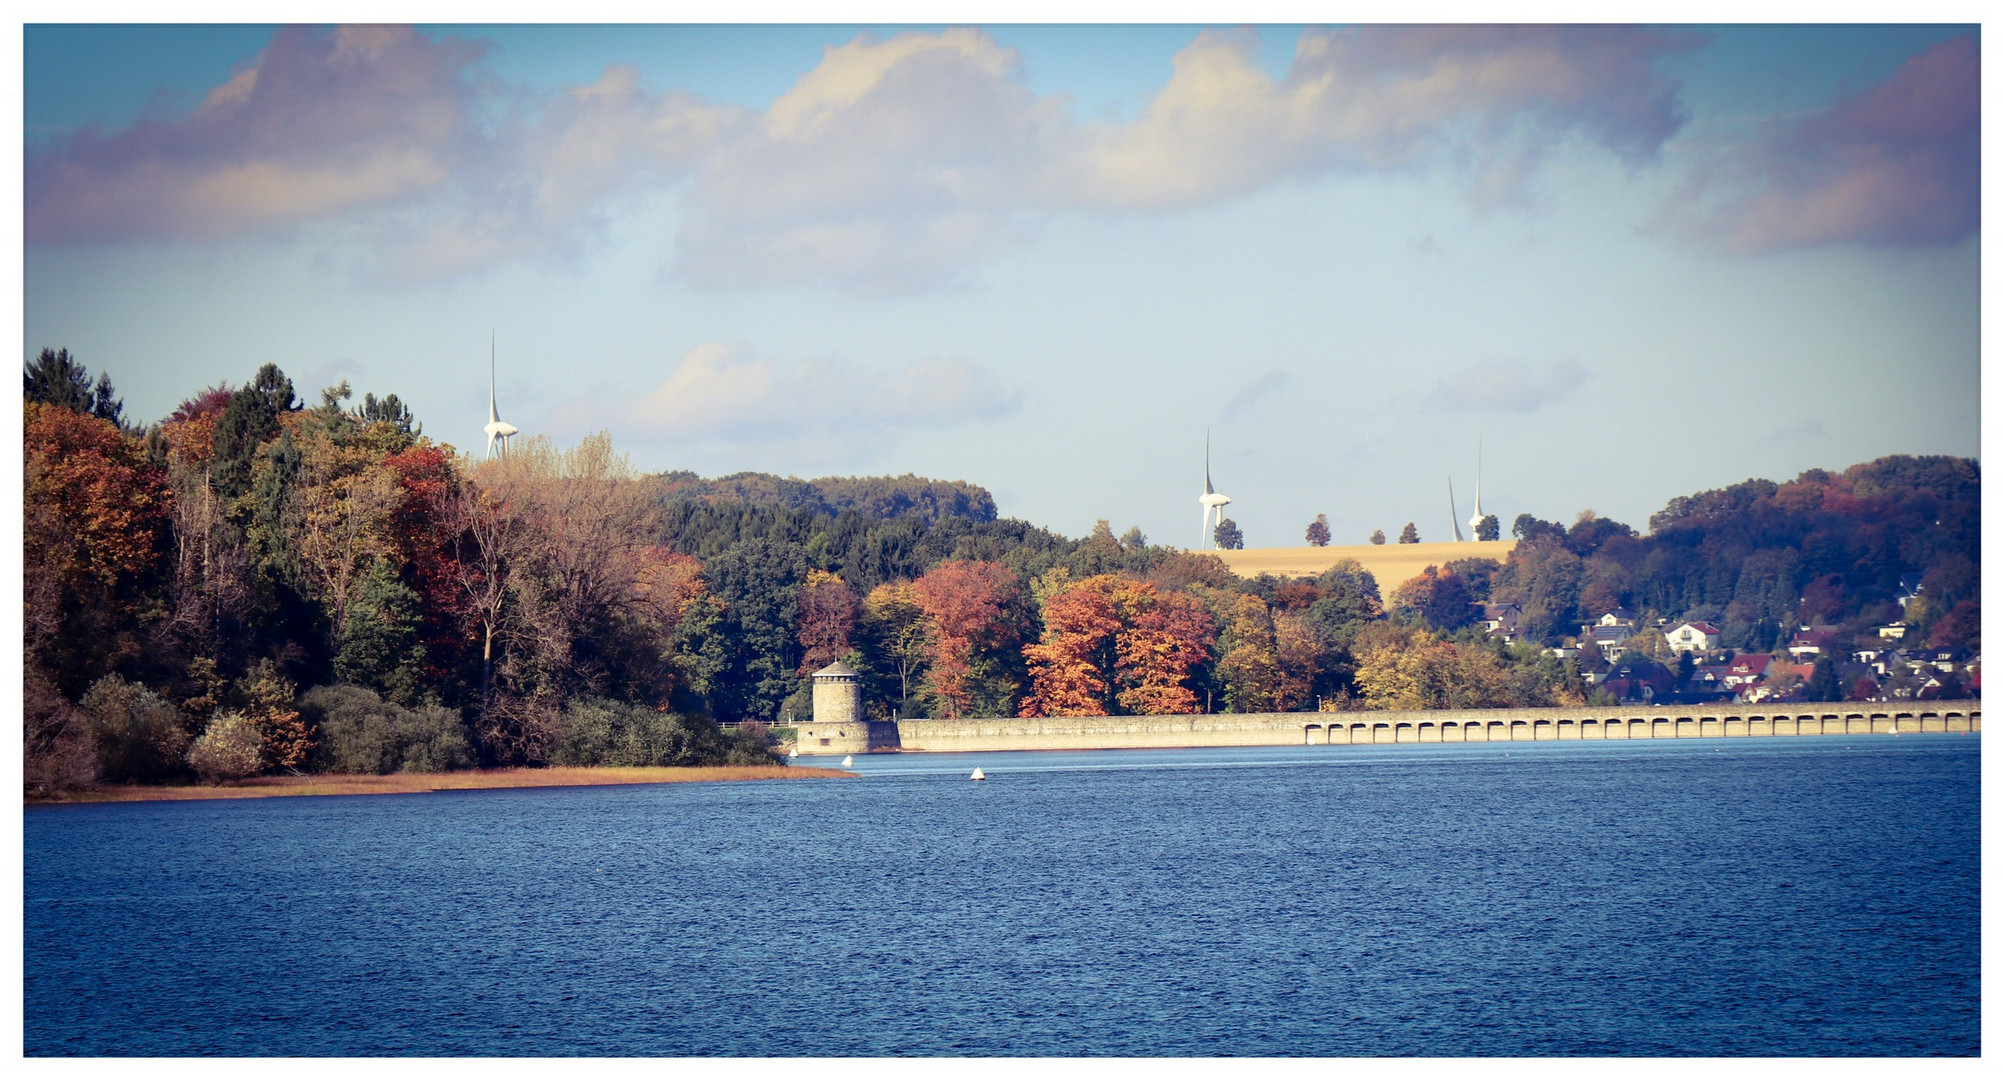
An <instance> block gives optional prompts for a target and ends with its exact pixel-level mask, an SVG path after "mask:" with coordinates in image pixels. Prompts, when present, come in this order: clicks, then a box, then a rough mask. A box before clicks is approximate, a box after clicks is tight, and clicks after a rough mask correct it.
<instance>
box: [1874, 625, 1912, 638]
mask: <svg viewBox="0 0 2003 1080" xmlns="http://www.w3.org/2000/svg"><path fill="white" fill-rule="evenodd" d="M1878 636H1879V637H1881V638H1884V639H1885V640H1887V641H1898V640H1900V639H1902V638H1904V637H1905V636H1906V624H1905V623H1903V622H1895V623H1886V624H1885V625H1883V626H1880V627H1878Z"/></svg>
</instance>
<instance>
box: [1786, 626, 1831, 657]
mask: <svg viewBox="0 0 2003 1080" xmlns="http://www.w3.org/2000/svg"><path fill="white" fill-rule="evenodd" d="M1835 641H1836V631H1834V630H1832V629H1830V628H1829V627H1826V626H1824V627H1818V628H1816V629H1813V630H1811V629H1808V628H1807V627H1803V628H1802V629H1801V631H1800V632H1799V633H1797V634H1795V635H1794V637H1793V638H1792V639H1791V640H1789V641H1788V643H1787V652H1788V655H1789V656H1792V657H1794V658H1795V659H1796V660H1804V661H1809V660H1815V659H1817V658H1819V657H1821V656H1822V654H1823V653H1825V652H1827V651H1829V647H1830V645H1832V644H1833V643H1834V642H1835Z"/></svg>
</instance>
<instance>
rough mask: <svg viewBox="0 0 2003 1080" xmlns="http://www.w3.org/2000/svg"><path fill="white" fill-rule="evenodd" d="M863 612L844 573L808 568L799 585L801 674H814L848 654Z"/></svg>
mask: <svg viewBox="0 0 2003 1080" xmlns="http://www.w3.org/2000/svg"><path fill="white" fill-rule="evenodd" d="M859 614H860V611H859V605H858V604H857V603H856V598H855V593H853V592H850V591H849V587H848V585H847V583H845V582H843V581H842V579H841V575H839V574H830V573H828V572H827V571H825V570H809V571H807V581H806V584H804V585H802V586H801V587H800V621H799V636H800V672H799V673H800V675H801V676H803V677H804V676H807V675H811V674H813V673H814V672H816V671H819V670H820V669H821V668H824V667H826V666H828V665H829V664H832V663H834V662H835V661H836V660H839V659H841V658H842V657H844V656H847V655H848V654H849V651H850V648H851V646H850V643H849V637H850V635H851V634H852V633H853V632H854V631H855V624H856V617H857V616H858V615H859Z"/></svg>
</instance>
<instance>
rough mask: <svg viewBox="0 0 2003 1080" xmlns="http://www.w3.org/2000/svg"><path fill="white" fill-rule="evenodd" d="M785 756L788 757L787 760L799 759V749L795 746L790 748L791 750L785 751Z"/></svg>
mask: <svg viewBox="0 0 2003 1080" xmlns="http://www.w3.org/2000/svg"><path fill="white" fill-rule="evenodd" d="M786 756H787V757H789V758H796V757H799V756H800V748H799V747H797V746H796V747H794V748H792V749H791V750H788V751H786Z"/></svg>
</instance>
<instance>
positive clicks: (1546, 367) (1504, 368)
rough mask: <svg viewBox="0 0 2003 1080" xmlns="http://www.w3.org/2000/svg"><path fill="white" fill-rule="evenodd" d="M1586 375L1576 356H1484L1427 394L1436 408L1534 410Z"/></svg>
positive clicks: (1559, 395) (1564, 391) (1428, 403)
mask: <svg viewBox="0 0 2003 1080" xmlns="http://www.w3.org/2000/svg"><path fill="white" fill-rule="evenodd" d="M1586 377H1587V372H1586V369H1585V368H1584V367H1582V366H1580V364H1579V363H1578V361H1576V360H1559V361H1557V362H1555V363H1549V364H1532V363H1530V362H1529V361H1527V360H1484V361H1482V362H1481V363H1479V364H1474V365H1471V366H1469V367H1464V368H1462V369H1460V370H1459V371H1456V372H1454V373H1453V374H1451V375H1448V376H1447V377H1446V378H1444V379H1441V380H1440V381H1439V383H1438V384H1437V385H1435V386H1434V387H1433V389H1432V391H1431V392H1430V393H1428V394H1427V395H1426V404H1427V405H1429V406H1431V407H1433V408H1436V409H1453V410H1461V409H1481V410H1494V411H1498V412H1534V411H1536V410H1537V409H1540V408H1542V407H1544V406H1545V405H1548V404H1550V403H1551V402H1554V401H1556V400H1558V399H1559V398H1562V397H1564V396H1565V395H1567V394H1569V393H1571V392H1572V391H1573V390H1576V389H1578V386H1579V384H1580V383H1582V382H1584V381H1585V380H1586Z"/></svg>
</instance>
